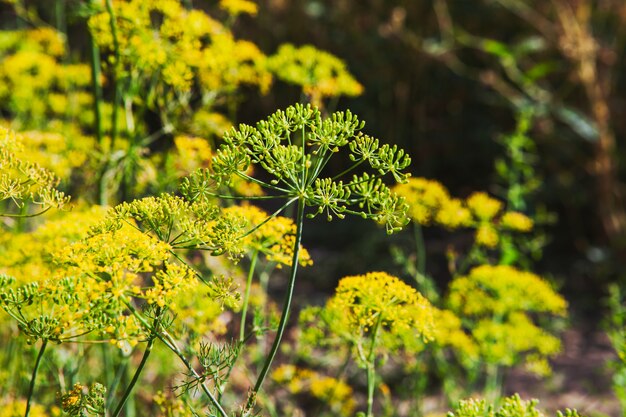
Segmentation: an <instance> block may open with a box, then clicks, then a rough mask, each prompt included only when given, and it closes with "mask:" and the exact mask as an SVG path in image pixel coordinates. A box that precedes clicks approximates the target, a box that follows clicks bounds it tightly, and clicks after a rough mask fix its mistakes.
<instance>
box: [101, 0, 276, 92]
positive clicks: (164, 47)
mask: <svg viewBox="0 0 626 417" xmlns="http://www.w3.org/2000/svg"><path fill="white" fill-rule="evenodd" d="M236 3H239V6H241V7H239V10H240V11H241V12H245V10H244V9H242V7H244V6H245V4H244V3H247V2H244V1H243V0H240V1H239V2H235V1H230V2H225V6H228V7H230V9H231V10H233V11H236V9H237V7H238V5H237V4H236ZM113 6H114V9H115V16H116V25H117V34H118V42H119V49H120V55H121V57H120V61H121V65H122V66H123V67H124V68H128V69H131V68H133V69H136V70H138V71H139V72H140V73H142V74H143V75H144V78H145V80H146V85H147V86H151V84H150V83H151V81H150V80H152V77H153V76H156V75H160V77H159V79H160V80H162V81H163V83H164V84H165V85H166V86H169V87H171V88H173V89H174V90H176V91H182V92H186V91H188V90H189V89H190V87H191V85H192V82H193V80H194V79H197V80H198V81H199V84H200V86H201V88H202V89H203V90H205V91H212V92H217V93H222V92H228V91H233V90H234V89H235V88H236V87H238V86H239V85H240V84H244V83H245V84H256V85H259V86H260V87H261V89H262V90H266V89H267V88H268V87H269V83H271V76H270V75H269V73H268V72H267V71H266V70H265V69H264V68H263V65H262V61H263V60H264V59H265V56H264V55H263V53H261V51H260V50H259V49H258V48H257V47H256V46H255V45H254V44H252V43H250V42H246V41H238V40H235V39H234V37H233V35H232V33H230V32H229V30H228V29H227V28H225V27H224V26H223V25H222V24H220V23H219V22H217V21H216V20H214V19H213V18H211V17H210V16H208V15H207V14H205V13H204V12H202V11H201V10H195V9H193V10H188V9H186V8H185V7H183V5H182V4H181V3H180V2H179V1H174V0H160V1H142V0H131V1H127V2H121V1H120V2H114V3H113ZM248 8H249V7H248ZM155 14H158V15H159V16H160V19H159V22H158V23H155V22H154V20H153V19H152V17H153V16H154V15H155ZM89 28H90V30H91V32H92V34H93V35H94V38H95V39H96V41H97V42H98V44H99V45H100V47H101V48H102V49H103V50H104V51H107V52H109V53H112V52H113V51H114V45H113V35H112V33H111V27H110V20H109V14H108V13H106V12H103V13H100V14H97V15H95V16H92V17H91V18H90V19H89Z"/></svg>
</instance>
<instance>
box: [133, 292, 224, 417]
mask: <svg viewBox="0 0 626 417" xmlns="http://www.w3.org/2000/svg"><path fill="white" fill-rule="evenodd" d="M125 304H126V306H127V307H128V309H129V310H130V311H131V313H132V314H133V316H135V317H136V318H137V319H138V320H139V321H140V322H141V323H142V324H143V325H144V327H145V328H147V329H153V326H150V324H149V323H148V322H147V321H146V319H145V318H144V317H143V316H142V315H141V314H139V312H138V311H137V309H136V308H135V307H133V306H132V304H130V303H129V302H125ZM155 330H156V329H155ZM153 335H154V336H155V337H156V338H157V339H159V340H160V341H161V342H163V344H164V345H165V346H167V348H168V349H169V350H171V351H172V352H174V354H175V355H176V356H178V358H179V359H180V360H181V361H182V362H183V364H184V365H185V367H187V370H189V372H191V374H192V375H193V377H194V378H196V379H197V380H198V381H200V384H199V385H200V387H201V388H202V391H203V392H204V393H205V394H206V395H207V397H209V400H210V401H211V404H213V406H214V407H215V408H216V409H217V411H218V412H219V414H220V416H221V417H228V414H227V413H226V411H225V410H224V408H223V407H222V406H221V405H220V403H219V401H218V400H217V398H215V396H214V395H213V394H212V393H211V391H210V390H209V389H208V388H207V386H206V385H205V384H204V380H203V378H202V377H201V376H200V375H199V374H198V372H196V370H195V369H194V367H193V365H192V364H191V362H189V360H188V359H187V358H186V357H185V355H184V354H183V352H182V351H181V350H180V348H179V347H178V346H177V345H176V342H175V341H174V338H173V337H172V336H171V335H170V334H169V333H168V332H167V331H166V330H163V329H162V330H160V331H155V333H153Z"/></svg>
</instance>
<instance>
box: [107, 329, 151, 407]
mask: <svg viewBox="0 0 626 417" xmlns="http://www.w3.org/2000/svg"><path fill="white" fill-rule="evenodd" d="M152 346H154V336H153V335H151V336H150V338H149V339H148V345H147V346H146V350H144V352H143V356H142V358H141V362H139V365H138V366H137V370H136V371H135V374H134V375H133V379H132V380H131V381H130V383H129V384H128V386H127V387H126V391H124V394H123V395H122V399H121V400H120V402H119V404H118V405H117V407H116V408H115V411H114V412H113V414H112V417H117V416H119V415H120V413H121V412H122V409H123V408H124V404H126V401H127V400H128V397H130V394H131V392H132V391H133V388H134V387H135V384H137V381H138V380H139V376H140V375H141V372H142V371H143V368H144V366H145V365H146V362H147V361H148V357H149V356H150V352H152Z"/></svg>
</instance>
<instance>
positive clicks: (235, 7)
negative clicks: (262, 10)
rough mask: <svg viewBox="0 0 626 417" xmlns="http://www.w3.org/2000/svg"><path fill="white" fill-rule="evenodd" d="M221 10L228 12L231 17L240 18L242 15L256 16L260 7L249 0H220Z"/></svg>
mask: <svg viewBox="0 0 626 417" xmlns="http://www.w3.org/2000/svg"><path fill="white" fill-rule="evenodd" d="M220 8H221V9H223V10H226V11H227V12H228V14H229V15H231V16H238V15H240V14H242V13H245V14H249V15H252V16H254V15H256V14H257V12H258V6H257V4H256V3H254V2H252V1H249V0H220Z"/></svg>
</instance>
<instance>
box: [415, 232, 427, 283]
mask: <svg viewBox="0 0 626 417" xmlns="http://www.w3.org/2000/svg"><path fill="white" fill-rule="evenodd" d="M413 233H414V236H415V249H416V250H417V273H418V274H420V275H422V276H424V274H425V273H426V250H425V247H424V246H425V245H424V233H423V231H422V225H421V224H420V223H419V222H413Z"/></svg>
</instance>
